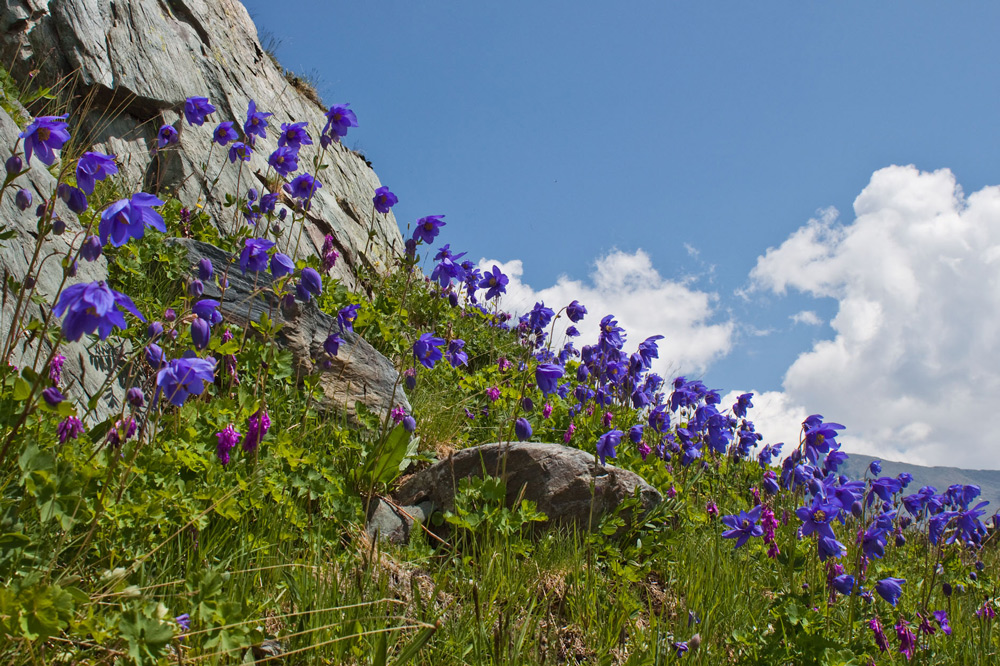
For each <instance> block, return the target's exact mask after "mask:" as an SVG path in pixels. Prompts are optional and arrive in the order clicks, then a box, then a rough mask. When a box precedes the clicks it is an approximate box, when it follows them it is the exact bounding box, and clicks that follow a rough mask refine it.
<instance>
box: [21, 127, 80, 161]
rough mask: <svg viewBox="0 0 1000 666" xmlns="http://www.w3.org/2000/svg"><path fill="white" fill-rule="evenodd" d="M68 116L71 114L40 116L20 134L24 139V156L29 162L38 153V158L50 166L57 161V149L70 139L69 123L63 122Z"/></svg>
mask: <svg viewBox="0 0 1000 666" xmlns="http://www.w3.org/2000/svg"><path fill="white" fill-rule="evenodd" d="M68 117H69V114H65V115H62V116H39V117H37V118H35V119H34V120H33V121H31V124H29V125H28V126H27V127H25V128H24V131H23V132H21V133H20V134H19V135H18V136H19V137H21V138H22V139H24V158H25V159H26V160H27V162H28V164H31V156H32V154H37V156H38V159H40V160H41V161H42V162H44V163H45V164H47V165H49V166H51V165H52V163H53V162H55V161H56V154H55V151H57V150H60V149H62V147H63V145H65V143H66V142H67V141H69V131H68V129H67V128H68V127H69V125H68V124H66V123H65V122H63V121H64V120H66V118H68Z"/></svg>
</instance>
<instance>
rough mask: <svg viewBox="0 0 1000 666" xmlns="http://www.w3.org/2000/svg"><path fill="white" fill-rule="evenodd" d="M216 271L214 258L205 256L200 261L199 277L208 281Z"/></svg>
mask: <svg viewBox="0 0 1000 666" xmlns="http://www.w3.org/2000/svg"><path fill="white" fill-rule="evenodd" d="M213 273H215V267H214V266H212V260H211V259H209V258H208V257H205V258H203V259H202V260H201V261H199V262H198V279H199V280H204V281H206V282H207V281H208V280H211V279H212V274H213Z"/></svg>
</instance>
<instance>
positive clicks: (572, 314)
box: [566, 301, 587, 324]
mask: <svg viewBox="0 0 1000 666" xmlns="http://www.w3.org/2000/svg"><path fill="white" fill-rule="evenodd" d="M586 314H587V308H585V307H584V306H583V304H582V303H580V301H573V302H572V303H570V304H569V305H567V306H566V316H567V317H569V320H570V321H571V322H573V323H574V324H575V323H577V322H579V321H580V320H581V319H583V317H584V315H586Z"/></svg>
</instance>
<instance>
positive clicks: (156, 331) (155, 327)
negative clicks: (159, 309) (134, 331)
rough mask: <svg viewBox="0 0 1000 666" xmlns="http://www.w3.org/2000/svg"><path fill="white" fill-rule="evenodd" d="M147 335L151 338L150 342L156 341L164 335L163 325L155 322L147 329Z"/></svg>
mask: <svg viewBox="0 0 1000 666" xmlns="http://www.w3.org/2000/svg"><path fill="white" fill-rule="evenodd" d="M146 335H148V336H149V339H150V340H155V339H156V338H158V337H160V336H161V335H163V324H161V323H160V322H158V321H154V322H153V323H152V324H150V325H149V328H147V329H146Z"/></svg>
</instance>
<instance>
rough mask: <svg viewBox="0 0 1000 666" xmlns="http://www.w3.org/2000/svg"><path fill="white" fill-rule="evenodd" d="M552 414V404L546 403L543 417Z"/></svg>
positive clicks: (545, 417)
mask: <svg viewBox="0 0 1000 666" xmlns="http://www.w3.org/2000/svg"><path fill="white" fill-rule="evenodd" d="M550 416H552V405H550V404H549V403H545V406H544V407H542V418H543V419H547V418H549V417H550Z"/></svg>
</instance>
